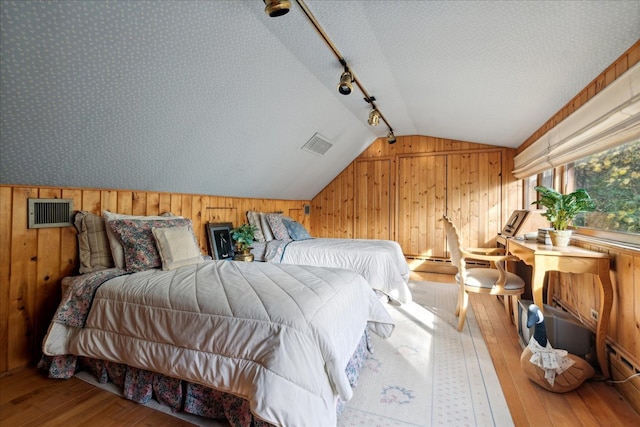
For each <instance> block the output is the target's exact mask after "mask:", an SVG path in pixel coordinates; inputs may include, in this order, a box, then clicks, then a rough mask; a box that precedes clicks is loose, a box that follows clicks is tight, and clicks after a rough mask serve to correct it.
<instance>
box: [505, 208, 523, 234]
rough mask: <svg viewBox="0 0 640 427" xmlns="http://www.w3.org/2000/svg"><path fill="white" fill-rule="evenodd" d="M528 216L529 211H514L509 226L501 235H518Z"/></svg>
mask: <svg viewBox="0 0 640 427" xmlns="http://www.w3.org/2000/svg"><path fill="white" fill-rule="evenodd" d="M527 215H529V211H528V210H526V209H522V210H515V211H513V213H512V214H511V217H510V218H509V221H507V224H506V225H505V226H504V228H503V229H502V233H501V234H502V235H503V236H507V237H514V236H515V235H516V234H518V230H520V227H521V226H522V224H524V220H525V218H526V217H527Z"/></svg>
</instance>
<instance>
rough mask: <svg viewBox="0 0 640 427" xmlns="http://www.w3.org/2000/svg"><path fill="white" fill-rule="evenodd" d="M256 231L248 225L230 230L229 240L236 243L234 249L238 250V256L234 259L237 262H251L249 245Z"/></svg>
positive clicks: (251, 255)
mask: <svg viewBox="0 0 640 427" xmlns="http://www.w3.org/2000/svg"><path fill="white" fill-rule="evenodd" d="M256 230H257V228H256V226H254V225H251V224H248V223H246V224H242V225H241V226H240V227H237V228H234V229H233V230H231V238H232V239H233V241H234V242H235V243H236V248H237V249H238V254H237V255H236V256H235V257H234V259H236V260H239V261H253V254H251V245H252V244H253V240H254V234H255V232H256Z"/></svg>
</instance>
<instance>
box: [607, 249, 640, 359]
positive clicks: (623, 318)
mask: <svg viewBox="0 0 640 427" xmlns="http://www.w3.org/2000/svg"><path fill="white" fill-rule="evenodd" d="M635 258H638V257H635ZM635 264H636V261H635V260H634V257H633V256H632V255H630V254H624V253H623V254H620V255H619V256H618V257H617V259H616V269H617V270H618V280H617V286H616V289H615V291H616V293H617V295H616V296H617V299H618V301H617V302H618V303H617V304H616V309H617V310H616V312H615V313H612V316H614V315H615V318H616V319H617V320H618V324H617V328H616V332H617V334H616V335H614V336H613V338H614V339H615V341H616V342H618V343H619V344H620V345H621V346H622V347H623V348H625V349H627V350H628V351H630V352H631V354H635V355H637V357H638V359H640V339H639V338H640V317H638V316H637V313H638V310H639V309H638V308H637V307H636V306H637V305H639V304H640V302H639V300H640V298H639V297H640V295H639V292H638V291H637V290H636V289H634V286H633V280H634V275H635V272H634V268H635ZM634 326H635V327H634Z"/></svg>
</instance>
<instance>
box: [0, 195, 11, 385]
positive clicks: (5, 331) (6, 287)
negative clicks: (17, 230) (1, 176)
mask: <svg viewBox="0 0 640 427" xmlns="http://www.w3.org/2000/svg"><path fill="white" fill-rule="evenodd" d="M12 201H13V193H12V189H11V188H9V187H0V217H2V218H3V220H2V221H0V372H5V371H7V370H8V369H9V357H8V354H9V347H8V344H9V313H10V302H11V283H10V277H11V275H10V271H11V228H12V221H11V216H10V213H11V212H12V211H13V208H12Z"/></svg>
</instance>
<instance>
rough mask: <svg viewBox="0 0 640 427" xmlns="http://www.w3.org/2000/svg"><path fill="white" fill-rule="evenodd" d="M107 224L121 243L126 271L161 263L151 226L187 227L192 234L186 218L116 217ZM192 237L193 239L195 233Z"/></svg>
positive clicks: (151, 266)
mask: <svg viewBox="0 0 640 427" xmlns="http://www.w3.org/2000/svg"><path fill="white" fill-rule="evenodd" d="M107 224H109V226H110V227H111V229H112V230H113V232H114V234H115V235H116V236H117V237H118V238H119V239H120V242H121V243H122V247H123V249H124V261H125V265H126V270H127V271H128V272H135V271H142V270H148V269H150V268H156V267H159V266H160V265H162V259H161V258H160V254H159V253H158V249H157V248H156V241H155V239H154V237H153V231H152V229H153V228H166V227H189V229H190V230H192V231H191V233H192V234H193V227H192V225H191V220H190V219H186V218H171V219H165V220H159V219H149V220H136V219H116V220H113V221H109V222H108V223H107ZM193 238H194V240H195V235H194V236H193ZM197 244H198V243H197V240H196V245H197Z"/></svg>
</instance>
